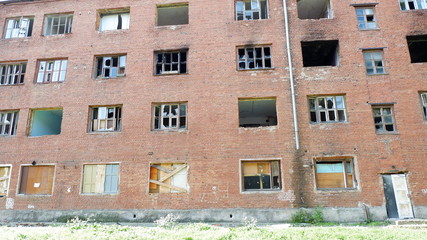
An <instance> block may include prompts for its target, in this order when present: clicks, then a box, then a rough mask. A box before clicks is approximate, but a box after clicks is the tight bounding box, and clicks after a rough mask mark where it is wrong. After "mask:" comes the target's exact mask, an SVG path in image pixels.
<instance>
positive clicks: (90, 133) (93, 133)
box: [87, 131, 121, 135]
mask: <svg viewBox="0 0 427 240" xmlns="http://www.w3.org/2000/svg"><path fill="white" fill-rule="evenodd" d="M119 133H121V131H94V132H88V133H87V134H89V135H99V134H119Z"/></svg>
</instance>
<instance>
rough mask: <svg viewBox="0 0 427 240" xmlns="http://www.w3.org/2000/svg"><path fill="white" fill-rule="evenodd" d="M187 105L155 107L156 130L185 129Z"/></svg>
mask: <svg viewBox="0 0 427 240" xmlns="http://www.w3.org/2000/svg"><path fill="white" fill-rule="evenodd" d="M186 113H187V104H185V103H175V104H161V105H155V106H154V121H153V124H154V129H158V130H164V129H185V128H186V127H187V126H186V115H187V114H186Z"/></svg>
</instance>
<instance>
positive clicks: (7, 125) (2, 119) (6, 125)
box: [0, 111, 18, 136]
mask: <svg viewBox="0 0 427 240" xmlns="http://www.w3.org/2000/svg"><path fill="white" fill-rule="evenodd" d="M17 126H18V111H9V112H6V111H0V136H13V135H15V134H16V127H17Z"/></svg>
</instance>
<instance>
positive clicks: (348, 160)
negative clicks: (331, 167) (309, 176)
mask: <svg viewBox="0 0 427 240" xmlns="http://www.w3.org/2000/svg"><path fill="white" fill-rule="evenodd" d="M333 163H341V164H342V166H343V169H342V179H341V180H342V181H343V185H344V187H319V185H320V184H319V176H318V172H317V170H318V165H321V164H333ZM348 164H349V166H350V172H348V169H347V166H348ZM355 172H356V171H355V167H354V160H353V158H321V159H315V161H314V176H315V184H316V189H317V190H341V189H342V190H356V189H357V180H356V173H355ZM349 175H351V180H352V182H351V186H349V185H350V183H349V180H348V176H349Z"/></svg>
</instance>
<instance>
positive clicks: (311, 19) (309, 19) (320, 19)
mask: <svg viewBox="0 0 427 240" xmlns="http://www.w3.org/2000/svg"><path fill="white" fill-rule="evenodd" d="M333 19H334V18H333V17H330V18H329V17H328V18H298V20H300V21H322V20H333Z"/></svg>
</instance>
